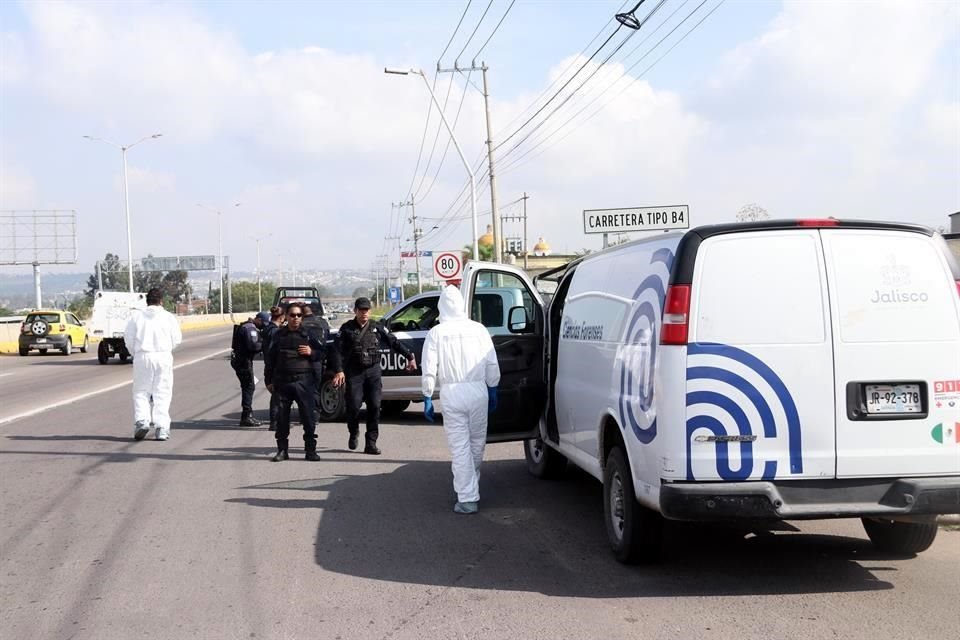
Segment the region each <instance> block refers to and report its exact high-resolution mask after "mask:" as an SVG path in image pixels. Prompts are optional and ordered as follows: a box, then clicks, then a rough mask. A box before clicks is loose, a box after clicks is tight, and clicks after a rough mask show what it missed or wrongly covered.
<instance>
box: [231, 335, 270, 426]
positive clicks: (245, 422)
mask: <svg viewBox="0 0 960 640" xmlns="http://www.w3.org/2000/svg"><path fill="white" fill-rule="evenodd" d="M231 346H232V349H233V351H232V352H231V354H230V366H231V367H233V370H234V372H235V373H236V374H237V380H239V381H240V407H241V413H240V426H243V427H256V426H258V425H259V424H260V422H258V421H257V420H256V419H254V417H253V392H254V389H255V388H256V384H255V382H254V375H253V357H254V356H255V355H256V354H258V353H260V351H261V350H262V349H263V342H262V341H261V337H260V330H259V329H257V325H255V324H254V323H253V321H252V320H248V321H246V322H244V323H243V324H241V325H240V326H239V327H237V328H236V329H234V336H233V344H232V345H231Z"/></svg>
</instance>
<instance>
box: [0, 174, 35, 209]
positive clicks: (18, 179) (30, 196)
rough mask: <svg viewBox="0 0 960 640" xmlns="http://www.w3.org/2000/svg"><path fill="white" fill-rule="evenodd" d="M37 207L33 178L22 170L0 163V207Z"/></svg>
mask: <svg viewBox="0 0 960 640" xmlns="http://www.w3.org/2000/svg"><path fill="white" fill-rule="evenodd" d="M37 207H38V203H37V202H36V184H35V183H34V181H33V178H32V177H31V176H30V175H29V174H28V173H26V172H25V171H23V170H20V169H17V168H15V167H9V166H6V165H4V164H0V209H33V208H37Z"/></svg>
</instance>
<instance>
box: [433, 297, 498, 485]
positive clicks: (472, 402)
mask: <svg viewBox="0 0 960 640" xmlns="http://www.w3.org/2000/svg"><path fill="white" fill-rule="evenodd" d="M439 309H440V324H438V325H437V326H435V327H433V328H432V329H430V332H429V333H428V334H427V338H426V340H425V341H424V343H423V356H422V358H421V363H420V366H421V367H422V369H423V387H422V390H423V395H424V396H427V397H431V396H432V395H433V392H434V390H435V389H436V387H437V385H438V384H439V385H440V401H441V402H442V403H443V428H444V429H445V430H446V432H447V444H448V445H449V447H450V454H451V456H452V458H453V488H454V490H455V491H456V492H457V499H458V500H459V501H460V502H464V503H466V502H477V501H479V500H480V488H479V482H478V481H479V477H480V463H481V462H482V461H483V448H484V446H485V444H486V441H487V400H488V395H487V387H495V386H497V385H498V384H499V383H500V365H499V364H498V363H497V352H496V351H495V350H494V347H493V340H491V339H490V333H489V332H488V331H487V328H486V327H484V326H483V325H482V324H480V323H479V322H474V321H473V320H470V319H469V318H467V314H466V311H465V310H464V304H463V296H462V295H461V293H460V289H458V288H457V287H454V286H447V287H445V288H444V289H443V292H442V293H441V294H440V303H439Z"/></svg>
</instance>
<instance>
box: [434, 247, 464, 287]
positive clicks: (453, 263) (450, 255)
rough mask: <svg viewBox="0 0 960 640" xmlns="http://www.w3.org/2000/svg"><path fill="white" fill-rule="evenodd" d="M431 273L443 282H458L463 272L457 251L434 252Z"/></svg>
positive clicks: (461, 260)
mask: <svg viewBox="0 0 960 640" xmlns="http://www.w3.org/2000/svg"><path fill="white" fill-rule="evenodd" d="M433 272H434V273H435V274H437V278H439V279H440V280H443V281H445V282H450V281H451V280H457V281H459V280H460V274H461V273H462V272H463V259H462V258H461V257H460V253H459V252H458V251H440V252H439V253H438V252H434V258H433Z"/></svg>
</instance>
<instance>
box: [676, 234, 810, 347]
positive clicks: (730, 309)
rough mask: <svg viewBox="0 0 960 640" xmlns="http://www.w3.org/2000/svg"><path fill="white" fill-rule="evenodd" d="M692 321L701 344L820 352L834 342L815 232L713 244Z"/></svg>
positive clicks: (705, 250)
mask: <svg viewBox="0 0 960 640" xmlns="http://www.w3.org/2000/svg"><path fill="white" fill-rule="evenodd" d="M697 263H698V264H697V272H698V273H699V280H698V281H696V282H695V284H694V288H693V297H694V301H695V303H694V306H693V309H692V313H693V314H694V317H693V318H691V320H692V324H694V325H695V326H694V327H692V328H693V330H694V331H695V334H694V335H695V336H696V341H697V342H719V343H722V344H739V345H746V344H819V343H822V342H823V341H824V340H825V339H826V328H825V326H824V324H825V319H824V315H825V314H824V293H825V292H824V291H823V279H822V275H821V266H820V265H821V252H820V243H819V238H818V237H817V236H816V234H815V232H788V233H771V232H764V233H738V234H730V235H725V236H717V237H714V238H710V239H709V240H707V241H706V242H704V243H703V246H702V247H701V248H700V252H699V255H698V256H697Z"/></svg>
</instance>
